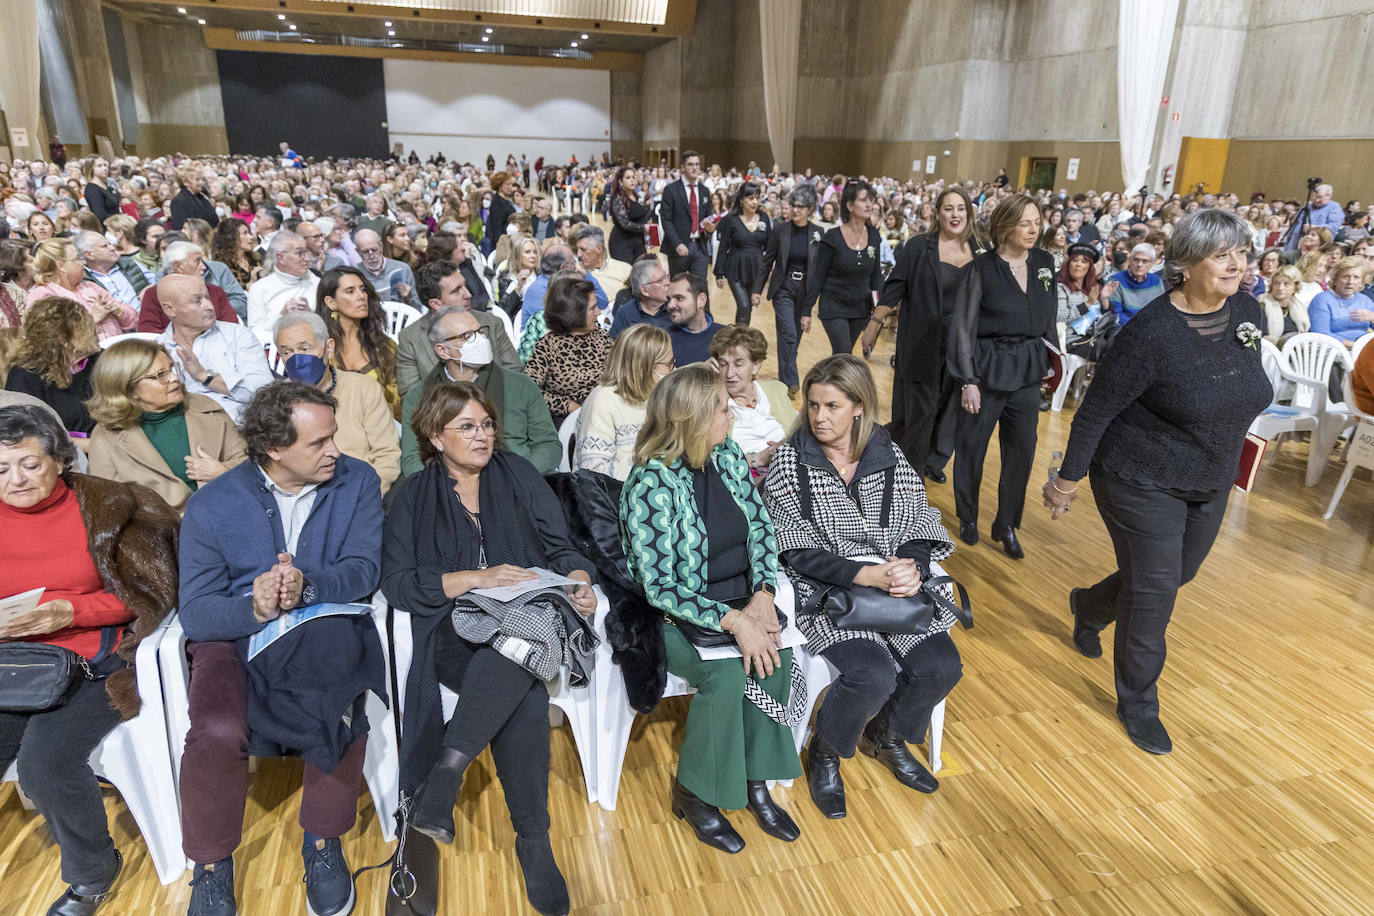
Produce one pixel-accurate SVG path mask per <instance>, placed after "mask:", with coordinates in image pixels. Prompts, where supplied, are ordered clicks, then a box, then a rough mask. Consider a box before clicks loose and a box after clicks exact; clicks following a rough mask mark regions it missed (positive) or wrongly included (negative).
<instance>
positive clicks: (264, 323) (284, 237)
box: [247, 230, 320, 346]
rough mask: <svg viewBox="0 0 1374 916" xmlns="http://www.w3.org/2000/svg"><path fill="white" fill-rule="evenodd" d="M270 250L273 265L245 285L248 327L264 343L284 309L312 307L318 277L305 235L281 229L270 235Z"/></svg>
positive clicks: (309, 308) (311, 308) (304, 309)
mask: <svg viewBox="0 0 1374 916" xmlns="http://www.w3.org/2000/svg"><path fill="white" fill-rule="evenodd" d="M270 253H271V254H272V256H273V259H274V263H275V265H276V266H275V267H274V269H273V270H272V272H271V273H270V274H268V275H267V276H265V277H263V278H262V279H260V280H258V281H257V282H256V283H254V284H253V285H252V286H250V287H249V288H248V322H247V323H248V330H250V331H252V332H253V334H254V336H256V337H257V338H258V342H259V343H260V344H262V345H263V346H267V344H268V343H270V342H271V341H272V328H273V327H275V326H276V323H277V319H278V318H280V317H281V316H282V313H284V312H294V311H313V310H314V308H315V288H316V287H318V286H319V285H320V278H319V277H317V276H315V275H314V274H313V273H311V272H310V253H309V250H308V249H307V248H306V246H305V239H303V238H301V237H300V236H299V235H297V234H296V233H294V232H287V231H286V230H282V231H281V232H278V233H277V234H276V235H275V236H274V237H273V238H272V247H271V251H270Z"/></svg>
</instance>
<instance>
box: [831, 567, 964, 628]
mask: <svg viewBox="0 0 1374 916" xmlns="http://www.w3.org/2000/svg"><path fill="white" fill-rule="evenodd" d="M945 585H949V586H951V587H953V588H954V589H955V591H956V592H957V593H958V596H959V603H958V604H955V603H954V602H953V601H950V600H949V599H948V598H946V597H945V596H944V595H943V594H942V593H941V592H940V591H939V589H940V587H941V586H945ZM810 603H811V606H812V608H814V609H815V610H816V611H819V612H820V613H823V614H825V615H826V616H828V617H829V618H830V620H831V622H832V623H834V624H835V626H836V627H837V628H839V629H841V630H871V631H873V632H876V633H892V634H895V635H918V634H921V633H925V632H926V631H928V630H929V629H930V626H931V624H932V623H933V622H934V620H935V612H936V610H937V609H938V610H943V611H948V612H949V613H951V614H953V615H954V617H955V619H956V620H958V621H959V623H960V624H962V625H963V627H964V629H965V630H971V629H973V609H972V608H971V607H970V606H969V601H968V592H967V591H966V590H965V589H964V587H963V586H962V585H960V584H959V583H958V582H955V581H954V579H952V578H950V577H949V576H935V577H934V578H930V579H925V580H923V581H922V582H921V589H920V591H918V592H917V593H916V594H914V595H912V596H910V597H908V598H894V597H892V596H891V595H889V594H888V593H887V592H886V591H885V590H883V589H881V588H873V587H872V586H869V585H851V586H848V587H844V586H839V585H832V586H830V587H828V588H824V589H820V590H818V591H817V593H816V594H815V595H813V596H812V598H811V602H810Z"/></svg>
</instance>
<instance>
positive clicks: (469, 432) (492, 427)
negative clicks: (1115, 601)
mask: <svg viewBox="0 0 1374 916" xmlns="http://www.w3.org/2000/svg"><path fill="white" fill-rule="evenodd" d="M444 429H451V430H453V431H454V432H456V433H457V434H458V435H460V436H462V437H463V438H464V439H476V438H477V433H478V431H479V430H480V431H481V432H482V434H483V435H485V436H491V435H495V433H496V421H495V420H493V419H491V417H487V418H486V419H485V420H483V421H482V422H481V423H459V424H458V425H457V426H445V427H444Z"/></svg>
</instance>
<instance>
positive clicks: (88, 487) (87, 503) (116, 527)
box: [71, 474, 181, 720]
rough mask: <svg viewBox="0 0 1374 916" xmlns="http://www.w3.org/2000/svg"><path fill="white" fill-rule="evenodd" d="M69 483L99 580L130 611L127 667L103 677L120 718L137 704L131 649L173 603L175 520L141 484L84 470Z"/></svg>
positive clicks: (123, 652)
mask: <svg viewBox="0 0 1374 916" xmlns="http://www.w3.org/2000/svg"><path fill="white" fill-rule="evenodd" d="M71 487H72V490H73V492H75V493H76V502H77V505H79V506H80V507H81V519H82V521H84V522H85V523H86V543H87V545H88V546H89V549H90V553H91V559H92V560H94V561H95V568H96V569H97V570H98V571H99V573H100V579H101V581H102V582H104V583H105V588H106V589H107V590H108V591H109V592H110V594H112V595H114V596H115V597H117V598H119V600H121V601H123V602H124V604H125V606H126V607H128V609H129V610H130V611H131V612H132V613H133V615H134V619H133V621H131V622H130V623H129V624H127V625H126V626H125V629H124V638H123V639H122V640H120V643H119V650H118V654H119V657H120V658H122V659H124V660H125V661H127V662H128V663H129V667H128V668H125V669H123V670H122V671H117V672H115V673H114V674H112V675H110V677H109V678H108V679H107V680H106V681H105V689H106V691H108V692H109V694H110V705H111V706H112V707H114V709H115V710H116V711H118V712H119V715H120V717H121V718H123V719H125V720H128V719H132V718H133V717H134V716H136V715H137V714H138V708H139V705H140V700H139V696H138V680H137V678H136V676H135V674H134V668H133V663H134V654H135V653H136V652H137V651H138V644H139V643H140V642H142V641H143V639H144V637H146V636H147V635H148V634H149V633H152V632H153V631H154V630H156V629H157V628H158V626H159V625H160V624H161V623H162V621H163V620H164V619H165V618H166V616H167V615H168V614H169V613H171V612H172V610H173V609H174V608H175V607H176V602H177V539H178V536H179V534H180V531H181V520H180V519H179V518H178V517H177V514H176V512H174V511H173V510H172V508H171V507H170V506H168V505H167V503H165V502H163V500H162V498H161V497H160V496H158V495H157V494H156V493H154V492H153V491H152V490H149V489H148V488H147V487H141V486H138V485H137V484H128V483H118V482H116V481H113V480H105V479H103V478H100V477H89V476H87V475H85V474H72V475H71Z"/></svg>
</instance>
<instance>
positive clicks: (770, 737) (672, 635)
mask: <svg viewBox="0 0 1374 916" xmlns="http://www.w3.org/2000/svg"><path fill="white" fill-rule="evenodd" d="M626 333H629V332H626ZM622 336H623V335H622ZM732 416H733V415H732V414H731V412H730V399H729V397H728V396H727V395H726V392H725V385H724V384H723V383H722V381H721V378H720V374H719V373H718V372H717V371H716V370H715V369H713V368H712V367H711V366H709V365H707V364H705V363H693V364H692V365H690V366H685V367H683V368H681V369H678V370H676V371H674V372H672V373H671V374H669V375H668V377H667V378H665V379H663V381H661V382H659V384H658V386H657V387H655V388H654V391H653V394H651V395H649V404H648V409H647V419H646V420H645V423H644V427H643V428H642V429H641V430H640V432H639V440H638V442H637V443H636V446H635V466H634V469H633V470H632V471H630V476H629V479H627V480H626V481H625V485H624V487H623V488H622V489H621V493H620V539H621V543H622V545H623V546H624V548H625V556H626V559H627V561H628V563H629V567H630V572H631V574H632V575H633V576H634V578H635V580H636V581H637V582H638V583H639V585H640V587H642V588H643V589H644V596H645V598H646V599H647V600H648V602H649V604H650V605H651V606H652V607H653V608H654V609H656V610H657V611H660V612H661V613H662V614H663V615H664V623H663V644H664V654H665V656H666V658H667V669H668V671H670V672H672V673H673V674H675V675H677V676H678V677H680V678H682V679H684V680H685V681H687V683H688V684H690V685H691V686H692V687H693V688H695V689H696V691H697V692H696V695H695V696H694V697H693V698H692V703H691V706H690V707H688V711H687V729H686V734H685V736H684V738H683V742H682V746H681V747H680V748H679V750H678V766H677V778H676V779H675V780H674V782H673V789H672V802H671V804H672V811H673V814H674V815H676V816H677V817H678V818H679V819H685V820H686V821H687V822H688V824H690V825H691V827H692V830H693V831H694V832H695V833H696V836H697V839H698V840H700V841H701V842H702V843H705V844H706V845H708V846H712V847H714V848H716V849H719V850H722V851H724V852H728V853H736V852H739V851H740V850H741V849H743V848H744V840H743V839H742V838H741V837H740V835H739V834H738V833H737V832H735V829H734V828H733V827H731V826H730V822H729V821H728V820H726V818H725V816H724V815H723V814H721V812H720V809H721V808H744V807H747V808H749V810H750V811H751V812H753V814H754V816H755V817H756V818H757V819H758V822H759V826H760V827H761V828H762V829H763V831H764V832H765V833H767V834H769V835H770V836H773V837H776V838H778V839H780V840H784V841H787V842H791V841H792V840H795V839H797V837H799V836H800V835H801V831H800V830H798V829H797V825H796V824H795V823H794V822H793V820H792V818H791V817H789V816H788V814H787V812H786V811H784V810H783V809H782V808H780V807H778V805H777V804H776V803H775V802H774V801H773V800H772V798H770V797H769V794H768V782H767V780H770V779H793V778H795V777H797V776H800V775H801V765H800V762H799V761H798V760H797V752H796V748H795V747H794V746H793V744H792V732H791V730H790V729H789V728H788V726H787V725H785V724H783V720H786V718H787V717H786V716H782V717H781V720H780V719H778V718H774V717H773V715H774V714H775V713H772V714H770V713H768V712H765V711H764V709H763V707H764V706H768V707H770V708H771V707H773V706H776V705H778V704H782V705H786V704H787V702H788V694H789V671H790V669H791V666H792V659H791V654H792V653H791V650H787V649H780V648H779V643H778V637H779V634H780V633H781V630H782V628H781V626H780V624H779V621H778V612H777V609H776V607H775V605H774V596H775V595H776V594H777V579H778V557H777V542H776V541H775V540H774V537H773V526H772V523H771V522H770V521H769V520H768V512H767V510H766V509H764V507H763V501H762V499H761V498H760V496H759V494H758V491H757V489H756V488H755V487H754V484H753V481H752V479H751V478H750V474H749V462H748V460H747V459H746V458H745V457H744V451H743V450H742V449H741V448H740V447H739V445H738V444H737V443H736V442H735V441H734V440H733V439H731V438H730V437H729V432H730V421H731V418H732ZM731 644H733V645H734V646H736V647H738V649H739V651H740V654H741V655H742V656H743V660H744V664H743V666H742V667H741V665H740V663H739V661H737V660H735V659H734V658H720V659H714V660H711V661H706V660H703V659H702V658H701V656H700V654H699V653H698V652H697V646H698V645H722V646H729V645H731ZM751 674H752V677H751ZM760 688H761V690H760ZM746 691H748V692H746ZM763 694H766V695H767V696H766V697H765V696H763ZM770 697H771V698H772V701H773V702H772V703H770V702H769V701H768V698H770Z"/></svg>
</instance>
